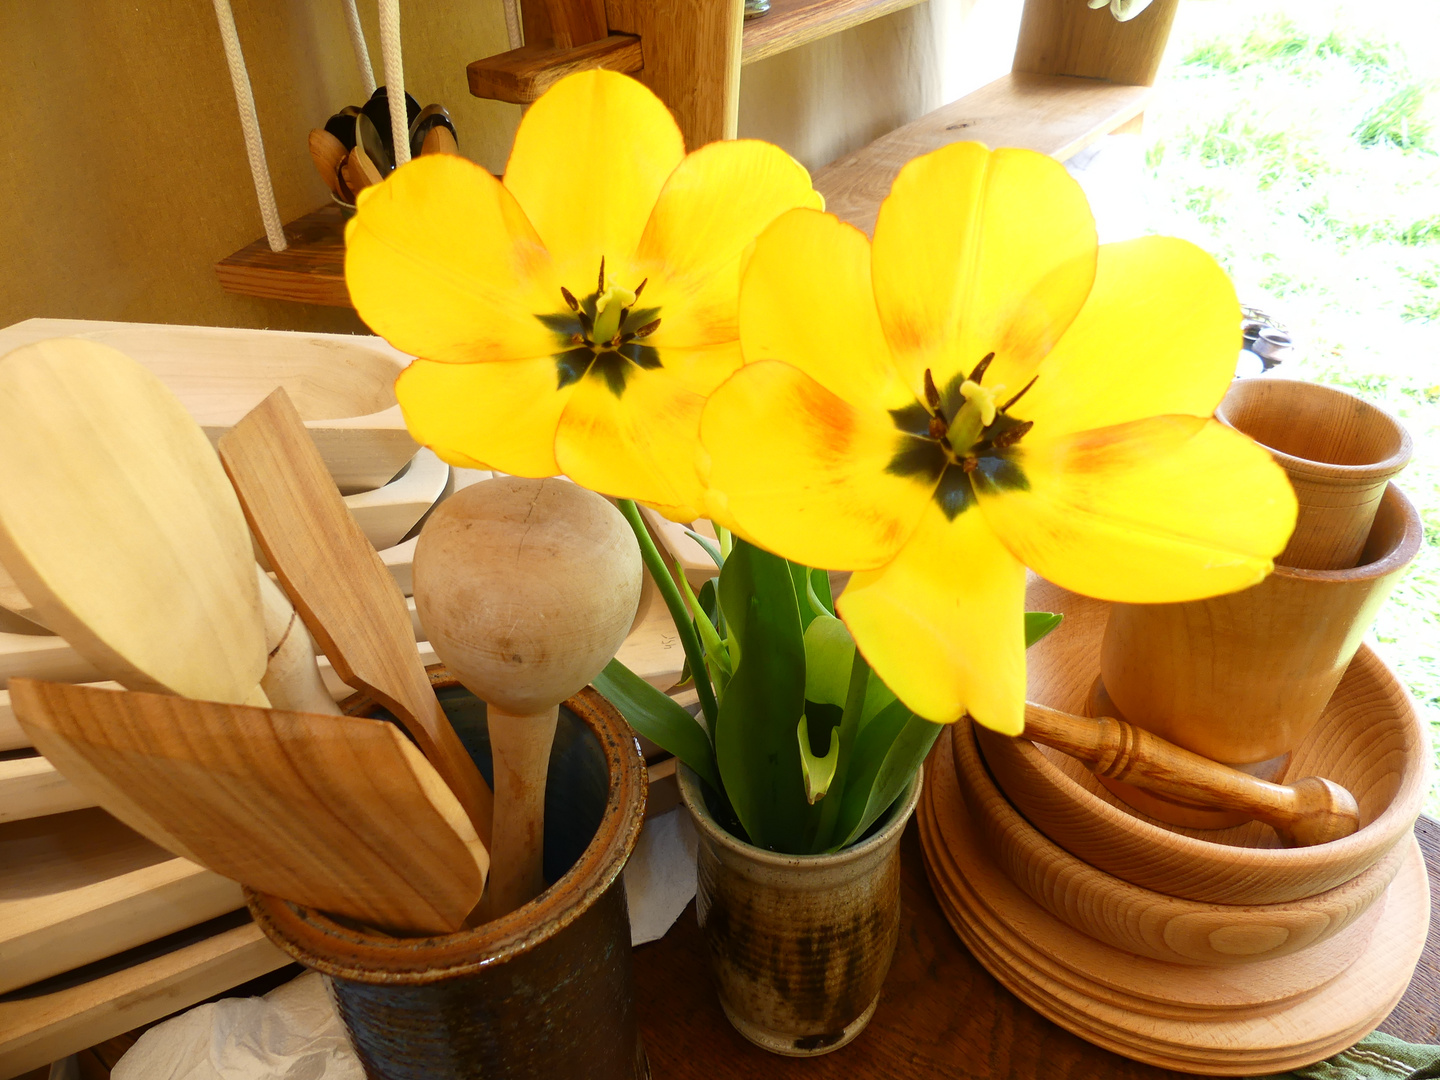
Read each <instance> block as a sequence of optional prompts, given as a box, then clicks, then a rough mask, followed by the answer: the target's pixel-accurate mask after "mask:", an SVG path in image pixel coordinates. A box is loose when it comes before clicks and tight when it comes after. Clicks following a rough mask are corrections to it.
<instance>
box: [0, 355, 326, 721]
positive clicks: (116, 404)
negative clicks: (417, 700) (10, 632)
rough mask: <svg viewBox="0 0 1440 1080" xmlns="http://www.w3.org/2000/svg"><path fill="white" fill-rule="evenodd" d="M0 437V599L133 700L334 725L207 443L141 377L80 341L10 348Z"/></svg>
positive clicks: (3, 374) (309, 654)
mask: <svg viewBox="0 0 1440 1080" xmlns="http://www.w3.org/2000/svg"><path fill="white" fill-rule="evenodd" d="M0 430H4V432H5V438H4V439H3V440H0V561H3V562H4V563H5V564H6V565H7V566H8V567H9V568H10V569H11V571H12V572H13V574H14V576H15V577H16V578H23V579H24V580H25V584H24V586H21V585H20V584H19V583H18V581H11V580H10V579H9V577H5V578H4V579H3V580H0V588H3V592H0V603H3V604H4V605H5V606H6V607H9V606H10V604H11V603H15V604H17V605H24V608H23V610H22V611H21V614H22V615H24V617H26V618H28V619H30V620H31V621H32V622H35V623H38V624H40V625H42V626H44V627H45V628H46V629H47V630H50V631H51V632H53V633H56V634H59V635H60V636H61V637H63V638H64V639H65V640H66V641H67V642H69V643H70V645H71V646H72V647H73V648H74V649H75V651H76V652H78V653H79V654H80V655H81V656H83V657H84V658H85V659H86V660H88V661H90V662H91V663H92V664H94V665H95V667H97V668H99V669H100V670H101V671H102V672H104V673H105V674H106V675H107V676H108V677H109V678H112V679H114V680H116V681H117V682H120V683H122V684H123V685H125V686H128V687H130V688H132V689H142V690H163V691H169V692H172V693H178V694H184V695H186V696H189V697H201V698H204V699H206V700H212V701H231V702H238V701H247V700H248V701H253V702H257V703H258V702H263V701H265V700H266V692H273V693H275V694H276V695H277V702H278V703H281V704H283V705H286V706H290V707H294V708H304V709H306V710H309V711H312V712H330V713H337V714H338V712H339V709H338V708H337V707H336V706H335V704H334V702H333V701H332V700H331V699H330V697H329V695H328V694H326V693H325V692H324V690H323V684H321V683H320V673H319V671H318V670H317V669H316V666H315V656H314V650H313V648H312V647H311V646H310V642H309V639H308V637H304V638H301V637H295V638H291V637H289V636H287V634H286V628H287V627H288V625H289V622H290V619H291V618H293V612H292V610H291V608H290V602H289V601H288V600H286V599H285V598H284V596H283V595H281V594H280V593H279V590H278V589H275V587H274V583H273V582H271V581H270V580H269V579H268V578H265V575H264V574H263V573H261V572H260V569H259V567H257V566H256V565H255V560H254V557H253V554H252V550H251V546H250V533H249V529H248V528H247V527H246V525H245V517H244V515H243V514H242V513H241V511H240V504H239V503H238V502H237V501H236V499H235V492H234V491H233V490H232V489H231V487H230V482H229V481H228V480H227V479H226V478H225V473H224V471H223V470H222V469H221V468H220V463H219V462H218V461H217V460H216V458H215V452H214V450H213V449H212V448H211V446H210V440H209V439H208V438H206V436H205V434H204V433H203V432H202V431H201V430H200V427H199V426H198V425H197V424H196V422H195V421H194V420H193V419H192V418H191V417H190V415H189V413H188V412H186V410H185V408H184V406H182V405H181V404H180V402H179V401H178V400H177V399H176V398H175V397H174V395H173V394H171V393H170V391H169V390H168V389H166V388H165V386H164V385H163V384H162V383H161V382H160V381H159V380H158V379H157V378H156V377H155V376H154V375H152V374H151V373H150V372H149V371H148V370H147V369H145V368H144V367H142V366H141V365H139V364H137V363H135V362H134V361H133V360H131V359H129V357H127V356H125V355H124V354H123V353H120V352H117V351H116V350H114V349H111V348H109V347H108V346H104V345H98V344H95V343H94V342H88V341H83V340H80V339H78V338H59V339H55V340H53V341H44V342H38V343H36V344H34V345H27V346H25V347H24V348H21V349H17V350H15V351H14V352H12V353H10V354H8V355H7V356H5V357H4V358H0ZM262 578H264V582H263V584H264V585H267V586H269V587H270V589H271V590H273V592H272V593H270V594H268V595H267V597H266V603H267V608H268V609H269V613H270V616H271V622H272V623H273V624H274V625H273V626H272V627H271V629H270V632H269V633H268V634H267V627H266V622H265V613H263V612H262V609H261V607H260V599H261V596H262V595H265V594H262V593H259V592H257V589H259V588H260V581H261V579H262ZM32 600H33V601H34V602H33V603H32ZM282 644H283V645H284V646H285V647H284V648H283V649H282V648H280V646H281V645H282ZM317 686H319V687H320V688H321V689H320V691H319V693H318V694H317V693H316V687H317Z"/></svg>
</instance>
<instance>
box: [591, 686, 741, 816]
mask: <svg viewBox="0 0 1440 1080" xmlns="http://www.w3.org/2000/svg"><path fill="white" fill-rule="evenodd" d="M593 681H594V685H595V689H596V690H599V691H600V693H601V694H603V695H604V696H605V700H606V701H608V702H610V704H611V705H614V706H615V708H617V709H619V710H620V715H621V716H623V717H624V718H625V721H626V723H628V724H629V725H630V726H631V727H632V728H634V729H635V730H636V731H638V732H639V733H640V734H641V735H644V736H645V737H646V738H647V739H649V740H650V741H651V742H653V743H654V744H655V745H656V746H659V747H660V748H661V749H663V750H668V751H669V752H670V753H672V754H674V755H675V756H676V757H677V758H679V759H680V760H681V761H683V762H684V763H685V764H686V765H689V766H690V768H692V769H693V770H695V774H696V775H697V776H699V777H700V778H701V779H702V780H704V781H705V782H706V783H707V784H709V785H710V786H711V787H713V788H714V789H715V790H716V791H721V790H723V789H722V788H721V786H720V772H719V770H718V769H717V768H716V767H715V754H714V751H713V750H712V749H711V747H710V737H709V736H708V735H706V734H705V729H704V728H703V727H701V726H700V722H699V721H698V720H696V719H695V717H693V716H691V715H690V714H689V713H688V712H686V711H685V710H684V709H683V708H681V707H680V706H679V705H677V704H676V703H675V699H674V698H671V697H668V696H667V695H665V694H662V693H661V692H660V691H659V690H656V689H655V687H653V686H651V685H650V684H649V683H648V682H646V681H645V680H644V679H642V678H641V677H640V676H639V675H636V674H635V673H634V672H633V671H631V670H630V669H629V668H627V667H626V666H625V665H624V664H622V663H621V662H620V661H619V660H611V661H610V663H608V664H606V665H605V670H604V671H602V672H601V673H600V674H599V675H597V676H595V679H594V680H593Z"/></svg>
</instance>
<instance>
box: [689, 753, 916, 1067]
mask: <svg viewBox="0 0 1440 1080" xmlns="http://www.w3.org/2000/svg"><path fill="white" fill-rule="evenodd" d="M680 795H681V798H683V799H684V800H685V805H686V806H687V807H688V808H689V810H690V815H691V817H693V818H694V819H695V824H696V827H697V828H698V829H699V832H700V850H699V856H698V867H697V869H698V875H699V890H698V893H697V895H696V898H695V906H696V912H697V914H698V915H699V920H700V927H701V929H702V930H703V931H704V933H705V944H706V946H707V951H708V952H709V954H710V970H711V971H712V972H713V973H714V975H715V988H716V991H717V992H718V993H719V996H720V1005H721V1007H722V1008H724V1010H725V1015H726V1016H727V1017H729V1019H730V1023H731V1024H733V1025H734V1027H735V1030H736V1031H738V1032H740V1034H742V1035H744V1036H745V1037H746V1038H747V1039H749V1040H750V1041H751V1042H753V1043H754V1044H755V1045H757V1046H761V1047H764V1048H765V1049H766V1050H769V1051H771V1052H772V1053H776V1054H787V1055H789V1056H792V1057H814V1056H817V1055H819V1054H827V1053H829V1052H830V1051H832V1050H838V1049H839V1048H840V1047H842V1046H844V1045H845V1044H846V1043H848V1042H849V1041H850V1040H851V1039H853V1038H855V1036H857V1035H859V1034H860V1032H861V1031H863V1030H864V1029H865V1025H866V1024H868V1023H869V1022H870V1017H871V1016H873V1015H874V1013H875V1006H876V1004H877V1003H878V1002H879V1000H880V986H881V984H882V983H884V981H885V975H886V974H887V973H888V972H889V970H890V960H891V958H892V957H893V956H894V954H895V942H896V940H897V938H898V937H899V933H900V834H901V832H902V831H904V828H905V823H906V822H907V821H909V820H910V815H911V814H912V813H914V811H915V805H916V803H917V802H919V799H920V776H919V775H918V774H917V775H916V777H915V779H914V780H913V781H911V783H910V786H909V787H908V788H906V789H905V791H904V792H903V793H902V794H901V796H900V797H899V798H898V799H897V800H896V801H895V805H894V806H892V807H891V808H890V810H889V811H888V812H887V813H886V815H885V816H884V817H882V818H881V820H880V823H879V825H878V826H877V827H876V828H874V829H872V830H871V833H870V835H869V836H867V837H866V838H865V839H863V840H861V841H860V842H859V843H858V844H856V845H854V846H853V847H850V848H847V849H845V850H844V851H841V852H837V853H836V854H834V855H781V854H778V853H776V852H773V851H766V850H764V849H763V848H758V847H755V846H754V845H753V844H747V843H745V842H744V841H743V840H739V839H737V838H736V837H734V836H732V835H731V834H730V833H728V832H726V831H725V830H724V829H723V828H721V827H720V825H719V823H717V822H716V820H715V818H714V817H713V816H712V815H711V813H710V809H709V807H708V806H706V804H705V796H704V794H703V793H702V786H701V783H700V780H699V779H698V778H697V777H696V775H695V774H694V773H693V772H691V771H690V770H689V769H687V768H684V767H683V766H682V767H681V769H680Z"/></svg>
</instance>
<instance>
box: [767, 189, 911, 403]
mask: <svg viewBox="0 0 1440 1080" xmlns="http://www.w3.org/2000/svg"><path fill="white" fill-rule="evenodd" d="M740 313H741V320H740V343H741V346H742V348H743V349H744V352H745V357H746V359H747V360H748V361H749V362H751V363H753V362H755V361H757V360H783V361H784V362H785V363H787V364H789V365H791V366H792V367H795V368H798V369H800V370H801V371H803V372H804V373H805V374H807V375H809V376H810V377H811V378H812V379H814V380H815V381H816V382H818V383H819V384H820V385H821V386H823V387H825V389H827V390H829V391H830V392H831V393H832V394H835V395H836V396H838V397H840V398H843V399H844V400H845V401H847V402H849V403H850V404H851V405H856V406H861V407H869V408H871V409H874V408H875V407H877V406H878V407H880V408H898V407H900V406H902V405H905V404H908V403H909V402H912V401H914V400H915V398H914V395H912V394H911V392H910V391H909V389H907V388H906V386H905V384H904V381H903V380H901V379H900V377H899V376H898V375H897V374H896V372H895V370H894V367H893V365H892V364H891V362H890V346H889V345H888V344H887V343H886V341H885V332H884V331H883V330H882V329H881V328H880V316H879V313H878V312H877V311H876V310H875V294H874V292H873V290H872V289H871V285H870V244H869V243H868V242H867V241H866V239H865V234H864V233H862V232H860V230H859V229H856V228H854V227H853V226H851V225H847V224H845V223H844V222H842V221H840V220H839V219H838V218H836V217H834V216H833V215H831V214H822V213H819V212H817V211H814V210H792V211H790V212H789V213H788V214H785V215H783V216H782V217H780V218H777V219H776V221H775V222H774V223H773V224H772V225H771V226H770V227H769V228H768V229H766V230H765V231H764V232H763V233H761V234H760V238H759V239H758V240H757V241H756V242H755V251H754V253H753V254H752V255H751V256H750V262H749V263H748V264H747V266H746V268H745V276H744V278H743V280H742V282H741V286H740Z"/></svg>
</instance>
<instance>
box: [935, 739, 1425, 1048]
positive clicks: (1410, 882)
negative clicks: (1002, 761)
mask: <svg viewBox="0 0 1440 1080" xmlns="http://www.w3.org/2000/svg"><path fill="white" fill-rule="evenodd" d="M952 733H954V734H958V733H960V732H959V731H955V732H950V731H947V732H945V733H942V735H941V736H940V740H939V741H938V742H937V743H936V747H935V752H934V753H933V754H932V755H931V757H930V760H929V762H928V763H927V764H926V767H925V786H924V790H923V794H922V797H921V801H920V808H919V812H918V813H917V815H916V820H917V823H918V827H919V833H920V843H921V846H922V849H923V851H924V857H925V869H926V872H927V874H928V875H929V878H930V881H931V884H932V885H933V887H934V889H935V894H936V897H937V899H938V900H939V902H940V905H941V908H942V909H943V911H944V912H945V915H946V918H947V919H948V920H949V921H950V924H951V925H952V926H953V927H954V928H955V931H956V933H958V934H959V936H960V938H961V940H962V941H963V942H964V943H965V945H966V946H967V947H968V948H969V949H970V950H971V952H973V953H974V954H975V956H976V958H977V959H979V961H980V962H981V964H983V965H984V966H985V967H986V969H987V970H989V971H990V973H991V974H992V975H994V976H995V978H997V979H998V980H999V981H1000V982H1001V983H1002V984H1003V985H1004V986H1005V987H1006V988H1007V989H1009V990H1010V991H1011V992H1013V993H1014V994H1015V995H1016V996H1017V997H1019V998H1020V999H1021V1000H1022V1001H1024V1002H1025V1003H1026V1004H1028V1005H1030V1006H1031V1007H1032V1008H1034V1009H1036V1010H1037V1011H1039V1012H1040V1013H1041V1014H1042V1015H1044V1016H1046V1017H1048V1018H1049V1019H1050V1020H1053V1021H1054V1022H1055V1023H1057V1024H1059V1025H1060V1026H1061V1027H1063V1028H1066V1029H1067V1030H1069V1031H1072V1032H1074V1033H1075V1034H1077V1035H1079V1036H1080V1037H1081V1038H1084V1039H1087V1040H1089V1041H1090V1042H1093V1043H1095V1044H1096V1045H1099V1046H1103V1047H1105V1048H1107V1049H1110V1050H1113V1051H1115V1052H1117V1053H1120V1054H1124V1055H1125V1056H1126V1057H1131V1058H1135V1059H1137V1060H1139V1061H1146V1062H1150V1063H1151V1064H1154V1065H1159V1066H1162V1067H1165V1068H1171V1069H1179V1070H1181V1071H1184V1072H1196V1073H1203V1074H1204V1075H1207V1076H1256V1075H1263V1074H1269V1073H1272V1072H1276V1071H1282V1070H1285V1069H1292V1068H1297V1067H1299V1066H1302V1065H1307V1064H1310V1063H1311V1062H1314V1061H1319V1060H1321V1059H1323V1058H1326V1057H1329V1056H1330V1055H1331V1054H1334V1053H1336V1052H1338V1051H1340V1050H1343V1049H1344V1048H1345V1047H1347V1046H1350V1045H1351V1044H1352V1043H1354V1042H1355V1041H1356V1040H1357V1039H1359V1038H1360V1037H1361V1036H1362V1035H1364V1034H1365V1033H1366V1032H1367V1031H1370V1030H1371V1029H1372V1028H1374V1027H1375V1026H1376V1025H1377V1024H1378V1023H1380V1021H1381V1020H1383V1019H1384V1018H1385V1016H1386V1015H1387V1014H1388V1013H1389V1012H1390V1010H1391V1009H1392V1008H1393V1007H1394V1005H1395V1002H1396V1001H1398V1000H1399V998H1400V996H1401V994H1403V993H1404V991H1405V987H1406V985H1407V984H1408V983H1409V981H1410V977H1411V974H1412V973H1413V972H1414V970H1415V964H1416V962H1417V961H1418V960H1419V958H1420V953H1421V950H1422V949H1423V947H1424V944H1425V935H1426V930H1427V927H1428V918H1427V916H1428V914H1429V908H1430V896H1429V890H1428V887H1427V882H1426V875H1425V864H1424V861H1423V860H1422V858H1421V856H1420V848H1419V845H1418V844H1417V843H1416V842H1415V840H1414V839H1413V838H1411V839H1409V840H1407V841H1406V842H1405V843H1404V844H1403V845H1402V848H1403V849H1404V852H1405V854H1404V856H1403V860H1402V865H1401V868H1400V872H1399V873H1398V874H1397V876H1396V878H1395V881H1394V882H1393V883H1392V884H1391V886H1390V888H1389V889H1388V890H1387V891H1386V893H1385V895H1384V897H1383V899H1382V900H1381V901H1380V902H1377V903H1376V904H1374V905H1372V907H1371V908H1370V911H1369V912H1367V913H1366V914H1365V915H1363V916H1361V917H1360V918H1359V919H1357V920H1356V921H1355V922H1353V923H1352V924H1351V925H1350V926H1349V927H1348V928H1346V929H1345V930H1343V931H1341V932H1340V933H1339V934H1337V935H1336V936H1335V937H1333V938H1332V939H1330V941H1328V942H1327V943H1326V944H1325V946H1324V947H1323V948H1316V949H1307V950H1305V951H1303V952H1300V953H1297V954H1295V955H1292V956H1285V957H1278V958H1275V959H1271V960H1262V961H1259V962H1257V963H1254V964H1248V965H1245V966H1243V967H1236V966H1229V967H1198V966H1187V965H1179V964H1168V963H1163V962H1160V961H1156V960H1151V959H1148V958H1146V957H1141V956H1136V955H1134V954H1133V953H1129V952H1125V951H1122V950H1120V949H1115V948H1113V947H1111V946H1109V945H1105V944H1103V943H1101V942H1099V941H1096V940H1093V939H1091V938H1088V937H1086V936H1085V935H1083V934H1077V933H1076V932H1075V931H1074V929H1073V928H1072V927H1070V926H1069V925H1068V924H1066V923H1064V922H1062V921H1061V920H1059V919H1057V918H1055V917H1054V916H1053V915H1052V914H1051V913H1050V912H1048V911H1047V910H1045V909H1044V908H1043V907H1041V906H1040V905H1038V904H1036V903H1035V902H1034V901H1033V900H1032V899H1031V898H1030V897H1029V896H1028V895H1027V894H1026V893H1025V892H1024V891H1023V890H1021V889H1020V888H1019V887H1017V886H1016V885H1015V883H1014V882H1013V881H1011V880H1010V878H1009V877H1007V876H1006V875H1005V874H1004V873H1003V872H1001V870H1000V869H999V868H998V867H997V866H996V865H995V864H994V862H993V861H992V859H991V857H990V853H989V851H988V850H987V848H986V845H985V843H984V840H983V839H982V836H981V830H980V829H979V827H978V824H977V823H976V822H975V821H974V820H973V819H972V817H971V815H970V813H969V809H968V807H967V806H966V803H965V799H964V798H963V796H962V794H961V790H960V780H959V778H958V777H957V775H956V770H955V764H954V754H953V752H952V751H953V748H952V747H951V746H950V745H947V744H948V743H949V742H950V740H951V736H952Z"/></svg>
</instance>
